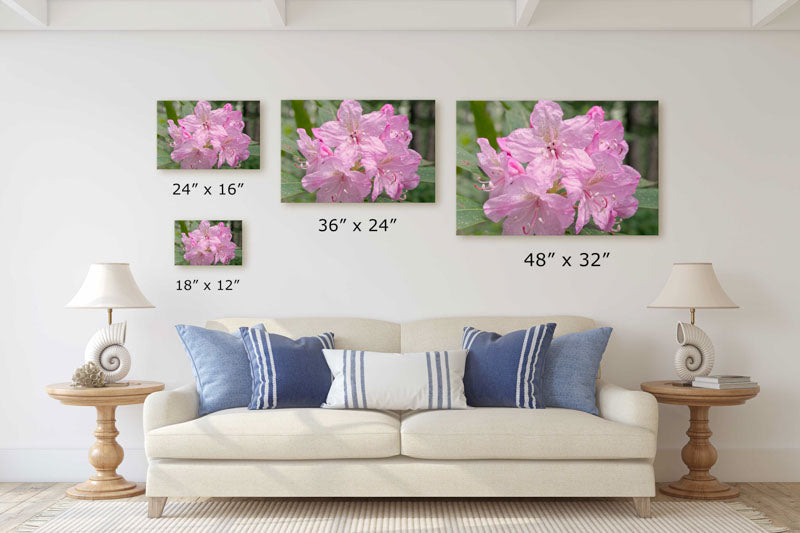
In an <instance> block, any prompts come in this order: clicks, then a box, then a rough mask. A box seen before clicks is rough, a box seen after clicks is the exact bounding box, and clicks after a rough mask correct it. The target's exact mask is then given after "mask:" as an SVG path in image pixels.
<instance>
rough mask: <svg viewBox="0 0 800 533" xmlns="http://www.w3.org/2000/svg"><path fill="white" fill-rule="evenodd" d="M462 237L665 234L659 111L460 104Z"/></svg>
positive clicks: (569, 104)
mask: <svg viewBox="0 0 800 533" xmlns="http://www.w3.org/2000/svg"><path fill="white" fill-rule="evenodd" d="M456 150H457V153H456V173H457V197H456V204H457V206H456V228H457V233H458V234H459V235H658V222H659V221H658V187H659V175H658V102H656V101H550V100H538V101H491V102H486V101H463V102H458V104H457V148H456Z"/></svg>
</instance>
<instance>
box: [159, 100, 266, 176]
mask: <svg viewBox="0 0 800 533" xmlns="http://www.w3.org/2000/svg"><path fill="white" fill-rule="evenodd" d="M259 108H260V102H258V101H255V100H247V101H241V100H240V101H235V100H230V101H228V100H213V101H208V100H159V101H158V105H157V118H158V125H157V126H158V131H157V134H156V137H157V147H158V148H157V165H158V168H160V169H192V170H201V169H203V170H205V169H213V168H221V169H258V168H261V157H260V154H261V151H260V144H259V143H260V139H261V133H260V132H261V116H260V109H259Z"/></svg>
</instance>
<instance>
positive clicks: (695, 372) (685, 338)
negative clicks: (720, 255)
mask: <svg viewBox="0 0 800 533" xmlns="http://www.w3.org/2000/svg"><path fill="white" fill-rule="evenodd" d="M647 307H652V308H669V309H688V310H689V313H690V316H691V323H688V324H687V323H686V322H678V332H677V340H678V344H679V345H680V347H679V348H678V351H677V352H676V353H675V370H676V371H677V373H678V376H679V377H680V378H681V380H682V381H683V382H684V384H691V381H692V380H693V379H694V378H695V377H696V376H707V375H709V374H710V373H711V369H712V368H713V367H714V345H713V344H711V339H710V338H709V337H708V335H706V333H705V331H703V330H702V329H700V328H698V327H697V326H695V325H694V315H695V310H696V309H736V308H738V307H739V306H738V305H736V304H735V303H733V300H731V299H730V297H728V295H727V294H725V291H724V290H723V289H722V286H721V285H720V284H719V280H718V279H717V275H716V274H715V273H714V267H713V266H712V265H711V263H675V264H673V265H672V272H671V273H670V275H669V279H667V284H666V285H664V288H663V289H661V294H659V295H658V296H657V297H656V299H655V300H654V301H653V303H651V304H650V305H648V306H647Z"/></svg>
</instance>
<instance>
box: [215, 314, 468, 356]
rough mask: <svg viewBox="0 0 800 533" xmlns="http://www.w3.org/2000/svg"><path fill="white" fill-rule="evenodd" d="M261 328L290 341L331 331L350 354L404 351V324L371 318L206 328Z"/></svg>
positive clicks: (228, 322)
mask: <svg viewBox="0 0 800 533" xmlns="http://www.w3.org/2000/svg"><path fill="white" fill-rule="evenodd" d="M258 324H264V327H266V328H267V331H269V332H270V333H274V334H277V335H283V336H284V337H289V338H290V339H299V338H300V337H312V336H314V335H319V334H320V333H321V332H324V331H331V332H333V334H334V335H336V347H337V348H343V349H347V350H370V351H374V352H399V351H400V324H397V323H395V322H384V321H383V320H371V319H367V318H220V319H216V320H212V321H210V322H208V324H206V327H207V328H209V329H216V330H220V331H227V332H228V333H234V332H238V331H239V328H241V327H253V326H256V325H258ZM454 348H456V349H457V348H458V344H456V346H455V347H454Z"/></svg>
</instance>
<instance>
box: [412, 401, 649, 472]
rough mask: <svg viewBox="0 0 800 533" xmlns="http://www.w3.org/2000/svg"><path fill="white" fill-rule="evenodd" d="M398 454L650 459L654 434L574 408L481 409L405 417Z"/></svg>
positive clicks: (453, 456)
mask: <svg viewBox="0 0 800 533" xmlns="http://www.w3.org/2000/svg"><path fill="white" fill-rule="evenodd" d="M400 441H401V452H402V454H403V455H405V456H408V457H415V458H418V459H633V458H637V459H638V458H652V457H654V456H655V452H656V437H655V435H654V434H653V433H652V432H650V431H648V430H646V429H644V428H640V427H635V426H628V425H625V424H620V423H617V422H612V421H610V420H606V419H604V418H600V417H598V416H594V415H590V414H588V413H584V412H581V411H574V410H572V409H536V410H534V409H515V408H498V407H479V408H476V409H470V410H467V411H421V412H412V413H404V414H403V415H402V419H401V423H400Z"/></svg>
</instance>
